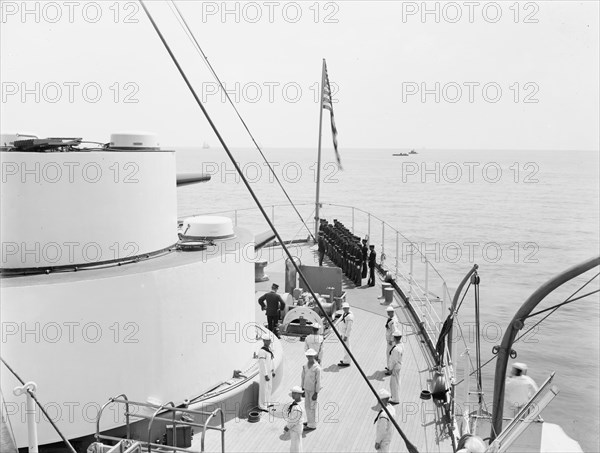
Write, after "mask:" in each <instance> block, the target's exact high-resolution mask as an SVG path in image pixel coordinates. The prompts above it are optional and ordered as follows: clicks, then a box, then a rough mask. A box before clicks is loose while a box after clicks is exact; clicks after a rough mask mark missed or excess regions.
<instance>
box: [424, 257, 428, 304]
mask: <svg viewBox="0 0 600 453" xmlns="http://www.w3.org/2000/svg"><path fill="white" fill-rule="evenodd" d="M425 299H426V300H428V299H429V260H428V259H427V258H425Z"/></svg>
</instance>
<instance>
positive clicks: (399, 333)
mask: <svg viewBox="0 0 600 453" xmlns="http://www.w3.org/2000/svg"><path fill="white" fill-rule="evenodd" d="M392 336H393V337H394V338H399V337H401V336H402V332H400V331H399V330H396V331H394V333H393V334H392Z"/></svg>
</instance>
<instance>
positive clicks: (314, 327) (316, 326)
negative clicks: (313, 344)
mask: <svg viewBox="0 0 600 453" xmlns="http://www.w3.org/2000/svg"><path fill="white" fill-rule="evenodd" d="M312 328H313V329H320V328H321V326H320V325H319V323H318V322H315V323H314V324H313V325H312Z"/></svg>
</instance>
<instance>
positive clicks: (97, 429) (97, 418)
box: [94, 393, 131, 441]
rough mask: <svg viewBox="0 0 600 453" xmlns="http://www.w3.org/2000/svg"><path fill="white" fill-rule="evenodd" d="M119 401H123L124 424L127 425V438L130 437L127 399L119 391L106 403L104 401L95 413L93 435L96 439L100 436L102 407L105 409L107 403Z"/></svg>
mask: <svg viewBox="0 0 600 453" xmlns="http://www.w3.org/2000/svg"><path fill="white" fill-rule="evenodd" d="M120 397H123V400H119V398H120ZM115 402H116V403H120V402H124V403H125V424H126V425H127V439H129V438H130V432H131V431H130V427H129V399H128V398H127V395H125V394H124V393H121V394H120V395H117V396H113V397H112V398H110V399H109V400H108V401H107V402H106V403H104V404H103V405H102V407H101V408H100V410H99V411H98V415H96V434H95V435H94V437H95V438H96V441H98V440H99V436H100V419H101V418H102V413H103V412H104V409H106V406H108V405H109V404H112V403H115Z"/></svg>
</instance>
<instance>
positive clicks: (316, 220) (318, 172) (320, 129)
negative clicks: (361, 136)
mask: <svg viewBox="0 0 600 453" xmlns="http://www.w3.org/2000/svg"><path fill="white" fill-rule="evenodd" d="M324 90H325V58H323V67H322V70H321V96H320V100H319V147H318V152H317V193H316V196H315V242H316V241H317V237H318V236H319V189H320V188H321V132H322V128H323V92H324Z"/></svg>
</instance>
